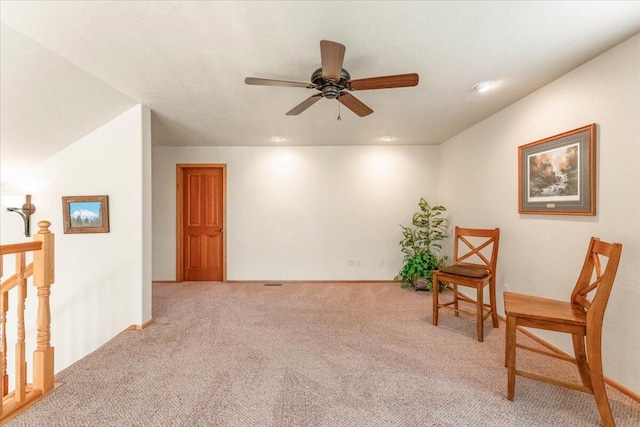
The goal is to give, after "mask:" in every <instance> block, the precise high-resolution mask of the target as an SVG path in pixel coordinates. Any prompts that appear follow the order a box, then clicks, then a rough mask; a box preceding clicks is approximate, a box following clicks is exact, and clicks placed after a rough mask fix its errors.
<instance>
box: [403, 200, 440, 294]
mask: <svg viewBox="0 0 640 427" xmlns="http://www.w3.org/2000/svg"><path fill="white" fill-rule="evenodd" d="M418 206H419V207H420V211H419V212H416V213H415V214H413V219H412V221H411V222H412V224H413V227H405V226H404V225H402V224H400V227H402V236H403V238H402V240H401V241H400V247H401V248H402V249H401V251H402V253H403V254H404V258H403V260H402V261H403V266H402V269H401V270H400V272H399V273H398V275H397V276H396V278H395V280H400V281H401V282H402V287H403V288H404V287H407V286H408V285H412V286H413V287H414V288H415V290H418V289H426V290H428V291H431V290H432V289H433V283H432V281H431V274H432V272H433V270H437V269H439V268H441V267H443V266H444V264H445V262H446V260H447V257H446V256H441V255H440V251H441V250H442V245H441V242H442V240H444V239H445V238H446V237H447V234H446V230H447V218H446V217H445V216H444V215H443V214H444V212H446V209H445V208H444V206H430V205H429V203H427V201H426V200H425V199H424V198H420V202H419V203H418Z"/></svg>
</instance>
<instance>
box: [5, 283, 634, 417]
mask: <svg viewBox="0 0 640 427" xmlns="http://www.w3.org/2000/svg"><path fill="white" fill-rule="evenodd" d="M153 316H154V319H155V323H154V324H153V325H151V326H150V327H148V328H147V329H145V330H143V331H127V332H124V333H122V334H120V335H119V336H117V337H115V338H114V339H113V340H111V341H110V342H108V343H107V344H106V345H104V346H103V347H101V348H100V349H98V350H97V351H96V352H94V353H92V354H90V355H89V356H88V357H86V358H84V359H82V360H81V361H79V362H78V363H76V364H74V365H72V366H70V367H69V368H67V369H65V370H64V371H62V372H60V373H59V375H57V377H56V381H57V382H62V383H63V385H62V386H61V387H60V388H58V389H57V390H55V391H54V392H53V393H51V394H50V395H48V396H46V397H45V398H44V399H43V400H41V401H40V402H39V403H37V404H36V405H35V406H34V407H33V408H31V409H30V410H28V411H27V412H25V413H24V414H21V415H20V416H19V417H17V418H15V419H14V420H12V421H11V422H9V423H8V424H7V425H8V426H189V427H191V426H242V427H245V426H246V427H251V426H331V427H335V426H493V427H499V426H580V427H583V426H596V425H600V418H599V415H598V412H597V410H596V405H595V401H594V400H593V396H591V395H587V394H583V393H580V392H576V391H571V390H567V389H563V388H559V387H554V386H551V385H548V384H543V383H539V382H535V381H532V380H528V379H523V378H518V379H517V383H516V397H515V400H514V401H513V402H510V401H508V400H507V399H506V387H507V386H506V383H507V373H506V368H505V367H504V323H501V325H500V328H499V329H493V328H492V327H491V323H490V319H488V320H487V321H486V322H485V335H486V337H485V342H484V343H480V342H478V341H477V340H476V339H475V323H474V322H475V321H474V319H473V318H472V317H469V316H461V317H454V316H453V313H452V312H450V311H448V310H443V311H441V315H440V326H438V327H434V326H432V325H431V294H430V293H426V292H414V291H413V290H410V289H402V288H400V286H399V285H398V284H394V283H388V284H380V283H371V284H365V283H356V284H349V283H344V284H336V283H327V284H320V283H295V284H294V283H284V284H283V285H282V286H281V287H266V286H264V285H262V284H258V283H233V284H222V283H202V282H200V283H189V282H187V283H181V284H154V286H153ZM54 328H55V325H54ZM54 334H55V332H54ZM519 338H520V339H522V340H523V341H530V340H527V339H526V338H525V337H522V336H520V337H519ZM54 344H55V343H54ZM530 344H532V343H531V342H530ZM518 357H519V362H520V363H521V364H520V363H519V366H521V367H524V366H526V367H527V368H530V369H537V370H539V371H541V372H542V373H547V374H552V375H554V376H555V377H557V378H564V379H572V380H578V375H577V373H574V369H575V368H574V366H573V365H571V364H567V363H563V362H561V361H557V362H556V361H554V360H551V361H549V360H548V358H544V363H543V362H542V359H543V358H541V357H539V356H535V355H528V354H527V353H526V352H519V353H518ZM608 393H609V398H610V403H611V406H612V410H613V414H614V417H615V419H616V422H617V425H618V426H619V427H622V426H640V405H639V404H638V403H637V402H634V401H633V400H631V399H629V398H627V397H626V396H624V395H623V394H621V393H619V392H618V391H616V390H614V389H612V388H609V389H608Z"/></svg>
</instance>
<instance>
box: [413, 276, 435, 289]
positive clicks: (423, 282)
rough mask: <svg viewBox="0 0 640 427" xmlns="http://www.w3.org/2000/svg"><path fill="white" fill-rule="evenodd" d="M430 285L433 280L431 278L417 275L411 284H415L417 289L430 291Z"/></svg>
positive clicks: (414, 286)
mask: <svg viewBox="0 0 640 427" xmlns="http://www.w3.org/2000/svg"><path fill="white" fill-rule="evenodd" d="M430 285H431V282H430V281H429V279H427V278H425V277H416V278H414V279H411V286H413V289H415V290H416V291H419V290H425V291H428V290H430V288H431V286H430Z"/></svg>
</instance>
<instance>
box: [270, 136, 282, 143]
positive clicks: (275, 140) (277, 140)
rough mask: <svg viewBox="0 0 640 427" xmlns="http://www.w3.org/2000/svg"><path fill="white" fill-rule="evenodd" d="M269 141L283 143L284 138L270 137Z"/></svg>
mask: <svg viewBox="0 0 640 427" xmlns="http://www.w3.org/2000/svg"><path fill="white" fill-rule="evenodd" d="M271 140H272V141H273V142H282V141H284V138H283V137H282V136H272V137H271Z"/></svg>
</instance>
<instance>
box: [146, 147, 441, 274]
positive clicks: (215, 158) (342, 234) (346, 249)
mask: <svg viewBox="0 0 640 427" xmlns="http://www.w3.org/2000/svg"><path fill="white" fill-rule="evenodd" d="M438 152H439V150H438V148H437V147H424V146H422V147H418V146H396V147H390V146H386V147H385V146H367V147H360V146H358V147H356V146H348V147H190V148H180V147H160V146H154V147H153V254H154V256H153V279H154V280H175V277H176V276H175V274H176V271H175V263H176V262H175V253H176V250H175V249H176V242H175V229H176V219H175V193H176V191H175V186H176V177H175V174H176V172H175V171H176V164H177V163H225V164H227V226H226V233H227V234H226V238H227V268H228V270H227V279H228V280H392V279H393V277H394V276H395V275H396V274H397V273H398V270H399V269H400V266H401V260H402V257H401V253H400V248H399V246H398V242H399V241H400V238H401V237H402V234H401V229H400V226H399V224H400V223H402V224H406V225H408V224H410V222H411V217H412V215H413V213H414V212H415V211H416V210H418V201H419V200H420V197H425V198H426V199H427V200H428V201H432V202H433V201H435V197H436V179H437V175H436V168H437V164H438ZM348 258H357V259H360V266H357V267H348V265H347V259H348ZM380 264H382V265H380Z"/></svg>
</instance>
